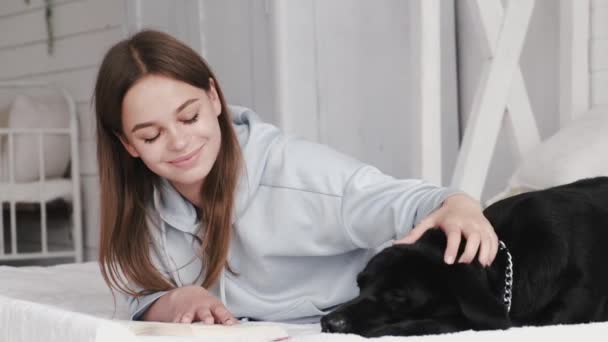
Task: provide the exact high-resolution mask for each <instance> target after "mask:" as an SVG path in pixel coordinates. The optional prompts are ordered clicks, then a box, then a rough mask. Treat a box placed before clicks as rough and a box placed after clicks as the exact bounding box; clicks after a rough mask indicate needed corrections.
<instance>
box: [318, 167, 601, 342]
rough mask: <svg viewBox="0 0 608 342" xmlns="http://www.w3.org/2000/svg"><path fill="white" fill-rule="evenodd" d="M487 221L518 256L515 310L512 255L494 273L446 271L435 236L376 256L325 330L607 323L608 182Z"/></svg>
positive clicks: (492, 211)
mask: <svg viewBox="0 0 608 342" xmlns="http://www.w3.org/2000/svg"><path fill="white" fill-rule="evenodd" d="M484 214H485V216H486V217H487V218H488V220H489V221H490V222H491V224H492V226H493V227H494V228H495V230H496V234H497V235H498V237H499V239H500V240H502V241H504V242H505V244H506V246H507V248H508V250H509V251H510V252H511V255H512V258H513V272H514V281H513V298H512V307H511V311H510V313H507V310H506V307H505V305H504V303H503V292H504V284H505V266H506V252H504V251H499V252H498V255H497V257H496V259H495V261H494V262H493V263H492V265H491V266H490V267H487V268H484V267H483V266H481V265H480V264H479V263H478V262H477V260H475V261H474V262H472V263H471V264H459V263H456V264H454V265H447V264H445V263H444V262H443V253H444V251H445V246H446V238H445V234H444V233H443V232H442V231H440V230H438V229H432V230H429V231H428V232H427V233H425V234H424V235H423V237H421V238H420V239H419V240H418V242H416V243H415V244H412V245H395V246H392V247H389V248H387V249H385V250H383V251H382V252H380V253H379V254H378V255H376V256H374V258H372V260H370V262H369V263H368V265H367V266H366V267H365V269H364V270H363V271H362V272H361V273H360V274H359V276H358V278H357V283H358V286H359V288H360V295H359V296H358V297H357V298H355V299H353V300H351V301H349V302H347V303H344V304H343V305H341V306H340V307H338V308H337V309H336V310H335V311H333V312H332V313H330V314H328V315H326V316H325V317H323V318H322V320H321V325H322V327H323V331H326V332H344V333H356V334H360V335H363V336H383V335H424V334H436V333H446V332H454V331H461V330H469V329H474V330H488V329H506V328H509V327H511V326H522V325H550V324H565V323H583V322H594V321H606V320H608V265H607V263H608V177H598V178H592V179H586V180H581V181H577V182H574V183H571V184H567V185H562V186H558V187H554V188H551V189H547V190H542V191H536V192H529V193H524V194H520V195H516V196H513V197H510V198H506V199H504V200H502V201H499V202H497V203H495V204H493V205H491V206H489V207H488V208H487V209H486V210H484ZM464 243H465V242H464V241H463V242H462V243H461V246H460V247H461V248H460V252H462V249H463V246H464Z"/></svg>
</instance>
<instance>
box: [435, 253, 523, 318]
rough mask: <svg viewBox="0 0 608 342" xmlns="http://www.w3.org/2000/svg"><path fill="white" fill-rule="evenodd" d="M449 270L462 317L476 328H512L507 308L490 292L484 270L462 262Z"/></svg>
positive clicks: (451, 285) (449, 267)
mask: <svg viewBox="0 0 608 342" xmlns="http://www.w3.org/2000/svg"><path fill="white" fill-rule="evenodd" d="M447 267H448V273H449V281H450V288H451V289H452V291H453V294H454V296H455V297H456V300H457V302H458V305H459V306H460V310H461V312H462V314H463V315H464V317H465V318H466V319H467V320H468V321H469V322H470V323H471V326H472V327H473V328H474V329H478V330H491V329H507V328H509V327H510V326H511V321H510V320H509V315H508V313H507V309H506V308H505V306H504V304H503V303H502V301H501V300H500V298H498V297H497V296H496V295H495V294H494V293H493V292H492V290H491V289H490V284H489V282H488V279H487V277H486V275H485V273H484V270H483V269H482V268H481V267H479V266H478V265H474V264H460V263H459V264H454V265H450V266H447Z"/></svg>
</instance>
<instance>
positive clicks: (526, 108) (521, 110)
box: [452, 0, 540, 198]
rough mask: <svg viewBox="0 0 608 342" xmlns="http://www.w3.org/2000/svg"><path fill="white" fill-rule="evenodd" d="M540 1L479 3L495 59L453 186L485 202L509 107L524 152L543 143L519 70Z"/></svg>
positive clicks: (488, 66) (477, 101)
mask: <svg viewBox="0 0 608 342" xmlns="http://www.w3.org/2000/svg"><path fill="white" fill-rule="evenodd" d="M534 3H535V1H534V0H510V1H509V2H508V5H507V9H506V12H504V10H503V7H502V4H501V1H500V0H475V1H474V7H475V10H476V11H475V12H477V16H476V17H477V20H478V21H479V25H478V27H479V28H480V30H481V31H483V34H484V41H485V45H486V46H487V48H488V55H489V56H490V58H488V60H487V61H486V63H485V65H484V69H483V73H482V77H481V82H480V83H479V85H478V88H477V91H476V93H475V99H474V101H473V106H472V109H471V114H470V115H469V121H468V123H467V127H466V130H465V133H464V137H463V141H462V144H461V147H460V152H459V155H458V160H457V162H456V168H455V170H454V176H453V178H452V186H453V187H456V188H459V189H462V190H464V191H466V192H467V193H469V194H470V195H472V196H474V197H477V198H480V197H481V192H482V190H483V186H484V184H485V181H486V177H487V173H488V169H489V166H490V162H491V159H492V153H493V151H494V148H495V146H496V140H497V138H498V134H499V132H500V129H501V123H502V119H503V117H504V115H505V109H508V113H509V115H508V117H507V118H508V121H509V122H510V124H511V126H512V128H513V132H514V135H515V138H516V142H517V146H518V149H519V153H520V154H524V153H526V152H527V151H529V149H530V148H531V147H533V146H535V145H536V144H538V143H539V142H540V137H539V134H538V128H537V126H536V121H535V120H534V115H533V113H532V109H531V107H530V102H529V99H528V95H527V92H526V87H525V85H524V80H523V76H522V74H521V70H520V69H519V57H520V55H521V50H522V48H523V45H524V41H525V37H526V32H527V29H528V25H529V23H530V17H531V15H532V10H533V8H534Z"/></svg>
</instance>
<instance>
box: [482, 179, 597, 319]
mask: <svg viewBox="0 0 608 342" xmlns="http://www.w3.org/2000/svg"><path fill="white" fill-rule="evenodd" d="M484 214H485V215H486V217H487V218H488V220H489V221H490V222H491V223H492V225H493V226H494V228H495V229H496V233H497V235H498V237H499V239H501V240H502V241H504V242H505V243H506V245H507V246H508V248H509V249H510V251H511V254H512V255H513V262H514V265H515V267H514V278H515V286H514V289H513V304H512V305H513V306H512V312H511V318H512V320H513V321H514V322H520V323H521V324H549V323H551V324H554V323H575V322H572V321H571V320H572V318H573V317H574V318H575V319H576V320H579V321H581V322H586V321H596V320H607V319H608V308H607V307H606V306H605V305H604V304H603V303H604V302H605V301H606V300H607V299H608V275H607V274H606V272H605V271H604V269H605V267H606V265H605V264H604V260H608V177H598V178H592V179H585V180H581V181H577V182H574V183H570V184H566V185H563V186H559V187H554V188H551V189H547V190H542V191H536V192H529V193H524V194H520V195H517V196H513V197H510V198H507V199H504V200H502V201H499V202H497V203H495V204H493V205H491V206H489V207H488V208H487V209H486V210H485V211H484ZM598 304H599V305H598ZM593 306H595V307H596V309H595V310H591V311H595V312H589V311H590V310H589V308H590V307H593Z"/></svg>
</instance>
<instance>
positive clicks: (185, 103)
mask: <svg viewBox="0 0 608 342" xmlns="http://www.w3.org/2000/svg"><path fill="white" fill-rule="evenodd" d="M197 100H198V99H197V98H192V99H188V100H186V101H184V103H182V104H181V105H179V107H177V109H176V110H175V111H174V112H173V114H177V113H179V112H181V111H182V110H184V108H186V107H188V105H189V104H191V103H193V102H195V101H197ZM154 124H155V122H154V121H147V122H142V123H138V124H137V125H135V126H133V129H132V130H131V133H133V132H135V131H137V130H138V129H142V128H146V127H149V126H153V125H154Z"/></svg>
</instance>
